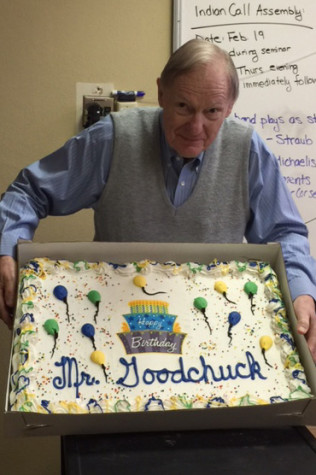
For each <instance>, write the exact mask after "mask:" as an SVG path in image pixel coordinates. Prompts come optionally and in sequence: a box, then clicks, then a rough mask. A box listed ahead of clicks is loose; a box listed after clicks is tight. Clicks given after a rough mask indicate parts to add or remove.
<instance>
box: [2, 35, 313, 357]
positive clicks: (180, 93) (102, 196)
mask: <svg viewBox="0 0 316 475" xmlns="http://www.w3.org/2000/svg"><path fill="white" fill-rule="evenodd" d="M157 84H158V99H159V105H160V108H144V109H134V110H130V111H125V112H122V113H114V114H112V115H111V116H108V117H107V118H105V119H103V120H101V121H99V122H97V123H96V124H95V125H93V126H92V127H90V128H89V129H87V130H85V131H84V132H82V133H81V134H79V135H78V136H76V137H74V138H72V139H70V140H69V141H68V142H67V143H66V144H65V145H64V146H63V147H62V148H61V149H59V150H57V151H56V152H54V153H53V154H51V155H49V156H47V157H45V158H43V159H42V160H40V161H39V162H36V163H34V164H32V165H30V166H29V167H27V168H26V169H24V170H22V171H21V173H20V174H19V176H18V177H17V179H16V180H15V182H14V183H13V184H12V185H11V186H10V187H9V188H8V190H7V192H6V194H5V196H4V198H3V201H2V203H1V206H0V230H1V247H0V255H1V256H2V257H1V258H0V285H1V288H0V315H1V318H2V319H3V321H4V322H5V323H6V324H7V325H9V326H11V325H12V321H11V318H12V317H11V315H12V307H13V305H14V300H15V294H14V290H15V283H16V266H15V261H14V256H15V247H16V243H17V240H18V239H32V236H33V233H34V230H35V229H36V226H37V224H38V221H39V219H42V218H44V217H45V216H47V215H49V214H51V215H66V214H71V213H74V212H76V211H78V210H80V209H82V208H93V209H94V212H95V239H96V240H99V241H154V242H163V241H165V242H171V241H173V242H241V241H242V240H243V238H244V237H245V238H246V239H247V241H248V242H253V243H266V242H271V241H279V242H280V243H281V245H282V250H283V254H284V258H285V263H286V269H287V275H288V281H289V286H290V290H291V295H292V299H293V302H294V309H295V312H296V315H297V319H298V331H299V332H300V333H302V334H305V335H306V338H307V341H308V344H309V347H310V350H311V352H312V355H313V357H314V359H315V360H316V315H315V300H314V299H315V298H316V280H315V278H316V268H315V262H314V260H313V258H312V257H311V256H310V255H309V244H308V240H307V230H306V227H305V225H304V224H303V222H302V220H301V218H300V216H299V213H298V211H297V209H296V207H295V205H294V203H293V201H292V198H291V196H290V193H289V191H288V190H287V188H286V186H285V184H284V180H283V178H282V176H281V173H280V170H279V168H278V165H277V162H276V159H275V157H274V156H273V155H272V154H271V152H270V151H269V150H268V149H267V147H266V146H265V144H264V143H263V142H262V140H261V139H260V137H259V136H258V135H257V133H256V132H255V131H254V130H253V129H252V128H251V127H250V126H249V125H246V124H244V123H242V122H238V121H235V120H233V119H230V118H229V115H230V113H231V111H232V108H233V105H234V103H235V101H236V99H237V97H238V76H237V73H236V70H235V67H234V65H233V63H232V61H231V58H230V57H229V55H228V54H227V53H226V52H224V51H223V50H221V49H219V48H218V47H217V46H215V45H212V44H210V43H208V42H204V41H202V40H192V41H189V42H188V43H186V44H185V45H183V46H182V47H181V48H179V49H178V50H177V51H176V52H175V53H174V54H173V55H172V56H171V57H170V59H169V61H168V63H167V64H166V66H165V68H164V70H163V72H162V74H161V77H160V78H159V79H158V81H157Z"/></svg>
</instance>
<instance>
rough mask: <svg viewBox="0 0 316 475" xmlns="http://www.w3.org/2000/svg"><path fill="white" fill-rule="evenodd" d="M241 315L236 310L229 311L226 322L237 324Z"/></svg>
mask: <svg viewBox="0 0 316 475" xmlns="http://www.w3.org/2000/svg"><path fill="white" fill-rule="evenodd" d="M240 319H241V315H240V313H238V312H230V314H229V315H228V322H229V324H230V325H231V326H233V325H237V323H239V322H240Z"/></svg>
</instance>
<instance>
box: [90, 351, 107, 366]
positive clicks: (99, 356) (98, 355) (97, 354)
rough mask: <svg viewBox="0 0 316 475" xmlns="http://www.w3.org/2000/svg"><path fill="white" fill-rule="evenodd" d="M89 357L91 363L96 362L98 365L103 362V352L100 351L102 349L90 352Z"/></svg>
mask: <svg viewBox="0 0 316 475" xmlns="http://www.w3.org/2000/svg"><path fill="white" fill-rule="evenodd" d="M90 358H91V361H93V363H97V364H99V365H101V364H104V363H105V356H104V353H102V351H99V350H96V351H94V352H93V353H91V356H90Z"/></svg>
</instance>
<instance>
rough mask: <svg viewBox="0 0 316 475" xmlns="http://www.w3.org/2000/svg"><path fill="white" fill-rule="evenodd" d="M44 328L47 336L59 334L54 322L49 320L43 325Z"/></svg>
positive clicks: (56, 324) (51, 319)
mask: <svg viewBox="0 0 316 475" xmlns="http://www.w3.org/2000/svg"><path fill="white" fill-rule="evenodd" d="M44 328H45V330H46V331H47V333H48V334H49V335H53V336H55V335H56V334H58V332H59V326H58V323H57V321H56V320H54V319H53V318H50V319H49V320H46V322H45V323H44Z"/></svg>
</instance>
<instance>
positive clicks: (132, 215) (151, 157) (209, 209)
mask: <svg viewBox="0 0 316 475" xmlns="http://www.w3.org/2000/svg"><path fill="white" fill-rule="evenodd" d="M112 118H113V121H114V150H113V160H112V165H111V169H110V174H109V179H108V182H107V185H106V187H105V189H104V191H103V193H102V195H101V198H100V200H99V202H98V203H97V206H96V207H95V240H97V241H113V242H115V241H125V242H138V241H141V242H231V243H233V242H241V241H242V239H243V236H244V232H245V227H246V225H247V221H248V219H249V202H248V201H249V200H248V196H249V193H248V162H249V150H250V142H251V135H252V129H251V128H250V127H249V126H248V125H245V124H243V123H239V122H237V121H235V120H232V119H227V120H225V121H224V123H223V125H222V127H221V129H220V132H219V134H218V136H217V138H216V140H215V141H214V142H213V144H212V145H211V146H210V147H209V149H208V150H207V151H206V153H205V156H204V160H203V163H202V168H201V170H200V174H199V177H198V181H197V183H196V186H195V188H194V190H193V192H192V194H191V196H190V198H189V199H188V200H187V201H185V203H184V204H183V205H181V206H180V207H178V208H176V207H174V206H173V204H172V203H171V202H170V199H169V197H168V194H167V191H166V186H165V181H164V175H163V169H162V164H161V158H160V136H159V135H160V132H159V130H160V128H159V109H156V108H155V109H153V108H145V109H134V110H131V111H128V112H126V111H125V112H122V113H115V114H113V115H112Z"/></svg>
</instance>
